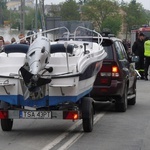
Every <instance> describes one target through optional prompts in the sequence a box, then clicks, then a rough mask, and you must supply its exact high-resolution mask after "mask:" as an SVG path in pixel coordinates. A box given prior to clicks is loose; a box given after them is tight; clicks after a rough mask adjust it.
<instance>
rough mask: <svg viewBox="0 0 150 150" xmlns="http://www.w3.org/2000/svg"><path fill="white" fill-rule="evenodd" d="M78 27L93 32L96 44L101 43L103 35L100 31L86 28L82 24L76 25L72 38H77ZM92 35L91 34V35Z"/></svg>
mask: <svg viewBox="0 0 150 150" xmlns="http://www.w3.org/2000/svg"><path fill="white" fill-rule="evenodd" d="M80 29H84V30H87V31H90V32H91V34H92V33H93V34H94V33H95V34H96V35H97V37H98V44H101V43H102V42H103V37H102V35H101V34H100V33H98V32H97V31H95V30H91V29H89V28H86V27H83V26H78V27H77V28H76V29H75V31H74V40H75V39H76V38H78V34H79V33H78V31H79V30H80ZM92 36H93V35H92Z"/></svg>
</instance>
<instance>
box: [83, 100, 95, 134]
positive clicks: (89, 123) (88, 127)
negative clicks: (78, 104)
mask: <svg viewBox="0 0 150 150" xmlns="http://www.w3.org/2000/svg"><path fill="white" fill-rule="evenodd" d="M92 102H93V99H92V98H90V97H84V98H83V99H82V125H83V130H84V132H91V131H92V130H93V119H94V109H93V103H92Z"/></svg>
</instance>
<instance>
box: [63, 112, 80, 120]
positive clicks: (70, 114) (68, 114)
mask: <svg viewBox="0 0 150 150" xmlns="http://www.w3.org/2000/svg"><path fill="white" fill-rule="evenodd" d="M63 116H64V117H63V118H64V119H69V120H70V119H71V120H77V119H79V118H80V117H79V113H78V111H64V114H63Z"/></svg>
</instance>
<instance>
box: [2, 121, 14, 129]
mask: <svg viewBox="0 0 150 150" xmlns="http://www.w3.org/2000/svg"><path fill="white" fill-rule="evenodd" d="M12 126H13V119H1V128H2V130H3V131H11V130H12Z"/></svg>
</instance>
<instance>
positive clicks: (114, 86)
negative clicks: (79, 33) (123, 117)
mask: <svg viewBox="0 0 150 150" xmlns="http://www.w3.org/2000/svg"><path fill="white" fill-rule="evenodd" d="M94 40H95V41H96V40H97V38H95V39H94ZM102 45H103V46H104V48H105V50H106V52H107V57H106V58H105V60H104V61H103V66H102V68H101V70H100V72H99V73H98V74H97V78H96V80H95V83H94V87H93V90H92V92H91V93H90V96H91V97H92V98H94V100H95V101H112V102H115V109H116V111H118V112H125V111H126V109H127V105H128V104H129V105H135V103H136V81H137V73H136V71H135V69H134V64H133V62H131V58H130V57H129V56H128V55H127V52H126V50H125V47H124V45H123V43H122V41H121V40H120V39H118V38H115V37H104V39H103V43H102Z"/></svg>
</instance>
